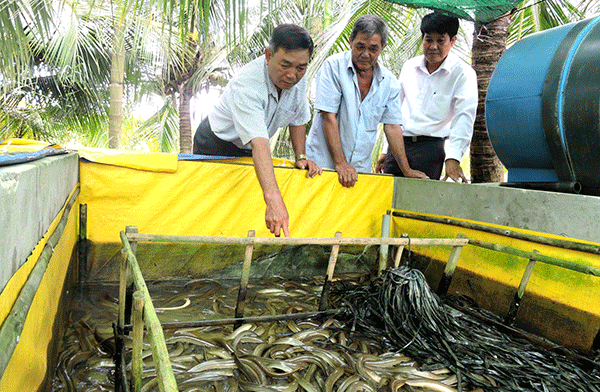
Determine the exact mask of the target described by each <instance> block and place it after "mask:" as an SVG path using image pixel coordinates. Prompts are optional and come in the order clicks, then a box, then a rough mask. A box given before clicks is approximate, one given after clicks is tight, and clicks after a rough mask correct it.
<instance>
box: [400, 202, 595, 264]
mask: <svg viewBox="0 0 600 392" xmlns="http://www.w3.org/2000/svg"><path fill="white" fill-rule="evenodd" d="M392 215H393V216H398V217H401V218H407V219H415V220H422V221H426V222H434V223H442V224H445V225H452V226H458V227H462V228H465V229H471V230H477V231H483V232H486V233H492V234H497V235H501V236H504V237H510V238H516V239H519V240H524V241H529V242H535V243H538V244H543V245H550V246H555V247H557V248H563V249H570V250H577V251H580V252H586V253H592V254H600V246H598V245H593V244H585V243H582V242H576V241H570V240H562V239H557V238H549V237H543V236H540V235H534V234H529V233H522V232H517V231H512V230H509V229H504V228H500V227H493V226H488V225H483V224H480V223H474V222H466V221H463V220H458V219H452V218H443V217H435V216H429V215H421V214H416V213H412V212H407V211H392Z"/></svg>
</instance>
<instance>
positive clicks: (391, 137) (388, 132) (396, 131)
mask: <svg viewBox="0 0 600 392" xmlns="http://www.w3.org/2000/svg"><path fill="white" fill-rule="evenodd" d="M383 131H384V132H385V137H386V138H387V140H388V143H389V148H391V149H392V153H393V154H394V158H396V162H398V166H399V167H400V170H402V173H403V174H404V176H405V177H412V178H429V177H427V174H425V173H423V172H422V171H419V170H413V169H411V168H410V165H409V164H408V159H407V158H406V151H405V150H404V138H403V136H402V127H401V126H400V125H399V124H383ZM380 159H381V157H380ZM378 163H379V162H378Z"/></svg>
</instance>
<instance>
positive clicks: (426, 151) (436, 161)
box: [383, 136, 446, 180]
mask: <svg viewBox="0 0 600 392" xmlns="http://www.w3.org/2000/svg"><path fill="white" fill-rule="evenodd" d="M444 142H445V139H442V138H433V137H422V136H419V138H418V139H417V141H413V138H412V137H410V136H406V137H405V138H404V149H405V151H406V158H407V159H408V164H409V165H410V168H411V169H413V170H420V171H422V172H423V173H425V174H427V176H429V178H431V179H432V180H439V179H440V177H441V175H442V169H443V168H444V160H445V158H446V153H445V152H444ZM383 172H384V173H389V174H393V175H394V176H396V177H404V174H402V170H400V167H399V166H398V162H396V158H394V155H393V154H392V151H391V149H388V153H387V157H386V158H385V165H384V168H383Z"/></svg>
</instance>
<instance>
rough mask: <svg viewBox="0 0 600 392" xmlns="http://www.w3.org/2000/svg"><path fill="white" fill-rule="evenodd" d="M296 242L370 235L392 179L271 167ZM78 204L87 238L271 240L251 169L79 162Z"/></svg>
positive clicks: (184, 163)
mask: <svg viewBox="0 0 600 392" xmlns="http://www.w3.org/2000/svg"><path fill="white" fill-rule="evenodd" d="M275 175H276V177H277V182H278V184H279V188H280V190H281V193H282V195H283V199H284V201H285V203H286V206H287V209H288V212H289V215H290V234H291V236H294V237H333V236H334V235H335V232H336V231H341V232H342V235H343V236H345V237H351V236H352V237H354V236H356V237H373V236H379V235H380V234H381V217H382V215H383V214H385V212H386V211H387V210H388V209H389V207H390V206H391V200H392V193H393V177H391V176H380V175H359V180H358V182H357V183H356V185H355V186H354V187H353V188H344V187H342V186H341V185H340V183H339V182H338V180H337V173H335V172H331V171H325V172H324V173H323V175H321V176H317V177H316V178H312V179H311V178H306V171H303V170H298V169H291V168H279V167H276V168H275ZM80 182H81V195H80V200H81V203H83V204H87V210H88V232H87V233H88V239H90V240H91V241H92V242H93V243H118V242H119V241H120V240H119V232H120V231H121V230H124V229H125V226H129V225H133V226H137V227H138V229H139V232H140V233H152V234H181V235H202V236H246V235H247V233H248V230H255V231H256V236H271V235H272V234H271V233H270V232H269V231H268V230H267V228H266V226H265V203H264V201H263V195H262V191H261V188H260V185H259V183H258V180H257V178H256V174H255V172H254V167H253V166H252V165H246V164H235V163H222V162H198V161H179V162H178V163H177V170H176V171H175V172H173V173H164V172H159V173H157V172H151V171H147V170H137V169H134V168H128V167H123V166H114V165H106V164H99V163H93V162H85V161H82V162H81V164H80Z"/></svg>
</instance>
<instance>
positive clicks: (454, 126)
mask: <svg viewBox="0 0 600 392" xmlns="http://www.w3.org/2000/svg"><path fill="white" fill-rule="evenodd" d="M458 27H459V22H458V19H457V18H455V17H450V16H447V15H444V14H440V13H437V12H433V13H431V14H428V15H426V16H424V17H423V20H422V21H421V34H422V38H423V55H421V56H417V57H413V58H412V59H409V60H408V61H406V63H405V64H404V66H403V67H402V71H401V73H400V78H399V80H400V85H401V88H402V90H401V93H400V102H401V105H402V119H403V123H402V127H403V130H404V143H405V149H406V156H407V158H408V162H409V164H410V166H411V167H412V168H414V169H417V170H422V171H423V172H425V173H426V174H427V175H428V176H429V178H431V179H436V180H439V179H440V177H441V173H442V169H443V168H444V162H445V167H446V174H445V176H444V178H443V179H442V180H443V181H445V180H446V179H447V178H451V179H452V180H454V181H456V182H461V181H462V182H467V178H466V177H465V174H464V173H463V170H462V168H461V167H460V160H461V158H462V156H463V154H464V153H465V151H466V149H467V147H468V146H469V143H470V142H471V137H472V135H473V123H474V122H475V113H476V111H477V75H476V74H475V71H474V70H473V68H471V67H470V66H469V65H468V64H466V63H464V62H463V61H461V60H460V59H459V58H458V57H457V56H456V55H454V54H452V53H450V49H452V47H453V46H454V43H455V42H456V34H457V32H458ZM447 139H448V141H447V142H446V140H447ZM383 151H384V152H385V151H386V150H385V146H384V150H383ZM393 153H394V151H391V153H390V152H388V153H387V155H386V154H385V153H384V154H382V155H381V156H380V157H379V159H378V165H377V170H378V171H381V170H382V169H383V172H385V173H391V174H394V175H396V176H403V174H402V171H401V170H399V168H398V165H397V164H396V162H395V159H394V157H393Z"/></svg>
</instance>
